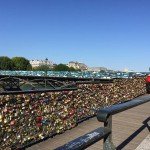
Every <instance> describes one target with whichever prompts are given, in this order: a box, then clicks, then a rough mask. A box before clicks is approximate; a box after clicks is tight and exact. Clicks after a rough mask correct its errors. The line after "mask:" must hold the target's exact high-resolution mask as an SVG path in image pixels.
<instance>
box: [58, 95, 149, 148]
mask: <svg viewBox="0 0 150 150" xmlns="http://www.w3.org/2000/svg"><path fill="white" fill-rule="evenodd" d="M147 102H150V96H149V95H145V96H140V97H138V98H135V99H133V100H131V101H128V102H125V103H121V104H116V105H112V106H110V107H106V108H103V109H100V110H99V111H98V112H97V119H98V121H100V122H103V123H104V127H100V128H98V129H96V130H94V131H91V132H90V133H87V134H85V135H83V136H81V137H78V138H77V139H75V140H73V141H70V142H69V143H67V144H65V145H63V146H60V147H58V148H56V150H82V149H85V148H87V147H89V146H91V145H92V144H94V143H96V142H97V141H99V140H101V139H103V149H104V150H115V149H116V147H115V145H114V144H113V141H112V115H114V114H117V113H120V112H122V111H125V110H127V109H131V108H133V107H136V106H138V105H142V104H144V103H147Z"/></svg>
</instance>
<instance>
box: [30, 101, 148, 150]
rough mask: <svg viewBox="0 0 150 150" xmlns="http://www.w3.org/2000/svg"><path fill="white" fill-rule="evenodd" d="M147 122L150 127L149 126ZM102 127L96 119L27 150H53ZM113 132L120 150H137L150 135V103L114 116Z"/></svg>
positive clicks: (95, 149)
mask: <svg viewBox="0 0 150 150" xmlns="http://www.w3.org/2000/svg"><path fill="white" fill-rule="evenodd" d="M147 122H148V124H149V126H147ZM100 126H103V123H100V122H98V121H97V118H96V117H94V118H91V119H89V120H87V121H84V122H82V123H80V124H79V125H78V126H77V127H75V128H73V129H71V130H68V131H66V132H64V133H63V134H60V135H56V136H55V137H53V138H49V139H47V140H45V141H43V142H40V143H38V144H36V145H33V146H31V147H29V148H27V150H53V149H55V148H56V147H59V146H61V145H63V144H65V143H67V142H69V141H71V140H73V139H75V138H77V137H79V136H81V135H83V134H85V133H88V132H90V131H92V130H94V129H96V128H98V127H100ZM112 132H113V134H112V135H113V142H114V144H115V146H116V147H117V149H118V150H120V149H124V150H134V149H136V148H137V147H138V146H139V145H140V143H141V142H142V141H143V140H144V139H145V138H146V137H147V136H148V135H149V134H150V102H148V103H145V104H142V105H140V106H137V107H134V108H132V109H129V110H126V111H124V112H121V113H118V114H116V115H114V116H113V129H112ZM102 143H103V142H102V141H99V142H97V143H96V144H94V145H92V146H90V147H89V148H87V150H100V149H103V146H102V145H103V144H102Z"/></svg>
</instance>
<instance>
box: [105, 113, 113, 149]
mask: <svg viewBox="0 0 150 150" xmlns="http://www.w3.org/2000/svg"><path fill="white" fill-rule="evenodd" d="M104 127H106V128H108V129H109V130H110V131H111V133H110V134H109V135H108V136H107V137H105V138H104V143H103V149H104V150H116V148H115V146H114V144H113V142H112V115H110V116H109V117H108V118H107V120H106V121H105V122H104Z"/></svg>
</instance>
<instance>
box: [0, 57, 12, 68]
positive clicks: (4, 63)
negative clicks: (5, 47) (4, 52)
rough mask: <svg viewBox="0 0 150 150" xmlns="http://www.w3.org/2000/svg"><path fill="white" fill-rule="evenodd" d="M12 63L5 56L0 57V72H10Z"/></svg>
mask: <svg viewBox="0 0 150 150" xmlns="http://www.w3.org/2000/svg"><path fill="white" fill-rule="evenodd" d="M12 69H13V62H12V61H11V59H10V58H9V57H7V56H1V57H0V70H12Z"/></svg>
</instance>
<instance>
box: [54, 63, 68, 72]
mask: <svg viewBox="0 0 150 150" xmlns="http://www.w3.org/2000/svg"><path fill="white" fill-rule="evenodd" d="M53 70H54V71H70V68H69V67H68V66H66V65H65V64H59V65H56V66H55V67H54V68H53Z"/></svg>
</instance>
